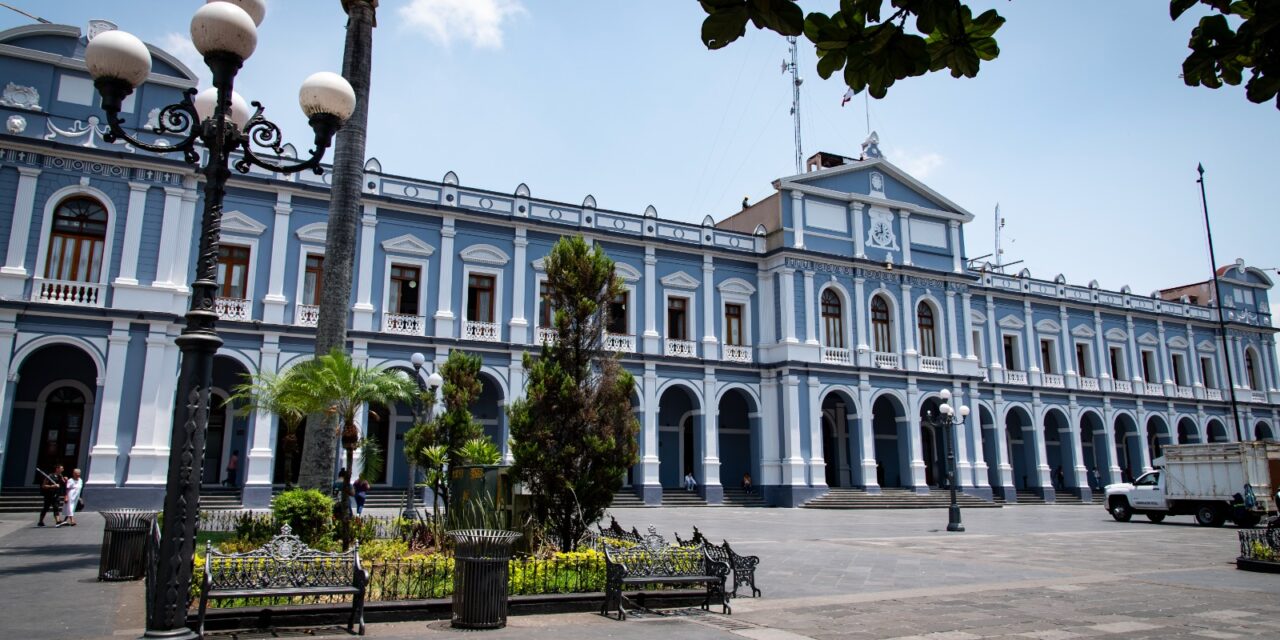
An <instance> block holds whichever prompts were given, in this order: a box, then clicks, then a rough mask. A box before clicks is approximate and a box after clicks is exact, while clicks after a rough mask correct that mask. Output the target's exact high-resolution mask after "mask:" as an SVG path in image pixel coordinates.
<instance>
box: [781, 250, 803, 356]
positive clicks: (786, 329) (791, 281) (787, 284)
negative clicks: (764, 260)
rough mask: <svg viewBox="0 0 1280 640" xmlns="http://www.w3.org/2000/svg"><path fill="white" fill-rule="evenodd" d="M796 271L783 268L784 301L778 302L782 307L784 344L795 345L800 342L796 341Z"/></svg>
mask: <svg viewBox="0 0 1280 640" xmlns="http://www.w3.org/2000/svg"><path fill="white" fill-rule="evenodd" d="M795 273H796V270H795V269H792V268H791V267H783V268H782V269H781V270H780V271H779V274H780V275H781V276H782V299H781V300H779V301H778V303H779V305H780V306H781V307H782V335H783V339H782V341H783V342H786V343H789V344H795V343H797V342H799V340H797V339H796V305H795V299H796V276H795Z"/></svg>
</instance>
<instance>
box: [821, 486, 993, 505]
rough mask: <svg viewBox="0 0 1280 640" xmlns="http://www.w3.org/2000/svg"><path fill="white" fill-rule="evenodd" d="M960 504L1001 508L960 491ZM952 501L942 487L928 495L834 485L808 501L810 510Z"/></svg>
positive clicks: (958, 497)
mask: <svg viewBox="0 0 1280 640" xmlns="http://www.w3.org/2000/svg"><path fill="white" fill-rule="evenodd" d="M956 503H957V504H959V505H960V506H961V507H962V508H965V509H971V508H990V507H999V506H1000V505H999V504H997V503H994V502H988V501H986V500H983V499H982V498H978V497H974V496H970V495H965V494H963V493H960V494H956ZM950 504H951V494H950V492H948V491H943V490H941V489H933V490H931V491H930V492H929V493H928V494H926V495H920V494H918V493H916V492H915V491H912V490H910V489H896V488H894V489H887V488H886V489H881V492H880V493H879V494H874V493H867V492H866V491H863V490H861V489H847V488H842V487H832V488H831V490H830V491H828V492H827V493H826V494H825V495H822V496H819V497H817V498H814V499H813V500H810V501H809V502H806V503H805V504H804V508H806V509H945V508H947V507H948V506H950Z"/></svg>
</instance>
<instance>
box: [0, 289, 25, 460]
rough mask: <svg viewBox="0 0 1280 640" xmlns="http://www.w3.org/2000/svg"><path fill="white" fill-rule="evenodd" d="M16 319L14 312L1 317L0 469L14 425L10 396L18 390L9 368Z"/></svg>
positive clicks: (14, 376) (15, 376)
mask: <svg viewBox="0 0 1280 640" xmlns="http://www.w3.org/2000/svg"><path fill="white" fill-rule="evenodd" d="M15 318H16V315H15V314H14V312H12V311H6V312H5V313H4V314H3V316H0V375H2V376H3V377H0V416H5V418H6V419H4V420H0V469H3V468H4V464H5V450H6V448H7V446H8V443H9V427H10V425H11V424H12V419H11V418H10V416H11V415H12V413H13V396H12V395H10V388H11V387H14V388H16V387H17V382H18V380H17V378H18V375H17V373H16V372H15V373H14V375H13V377H10V376H9V367H10V366H12V365H13V339H14V337H15V336H17V334H18V330H17V328H15V327H14V320H15ZM23 453H25V452H23ZM20 455H21V454H20Z"/></svg>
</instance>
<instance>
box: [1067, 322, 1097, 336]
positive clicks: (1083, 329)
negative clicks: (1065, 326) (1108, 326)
mask: <svg viewBox="0 0 1280 640" xmlns="http://www.w3.org/2000/svg"><path fill="white" fill-rule="evenodd" d="M1071 335H1073V336H1075V337H1077V338H1092V337H1094V336H1095V335H1097V334H1096V333H1094V332H1093V329H1091V328H1090V327H1089V325H1087V324H1078V325H1076V328H1074V329H1072V330H1071Z"/></svg>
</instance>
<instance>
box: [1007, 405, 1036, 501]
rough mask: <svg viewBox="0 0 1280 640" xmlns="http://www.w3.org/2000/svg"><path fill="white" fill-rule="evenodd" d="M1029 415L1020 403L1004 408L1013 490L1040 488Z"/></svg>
mask: <svg viewBox="0 0 1280 640" xmlns="http://www.w3.org/2000/svg"><path fill="white" fill-rule="evenodd" d="M1031 415H1032V412H1031V410H1030V409H1029V408H1027V406H1026V405H1024V404H1022V403H1009V404H1008V405H1006V406H1005V411H1004V421H1003V427H1004V429H1005V443H1006V447H1007V449H1008V459H1009V466H1010V467H1011V469H1012V472H1013V487H1014V489H1015V490H1022V491H1027V490H1031V489H1034V488H1040V478H1039V474H1038V468H1039V462H1038V461H1037V457H1038V452H1037V447H1036V441H1035V433H1034V432H1035V429H1036V425H1035V422H1034V421H1033V420H1032V418H1031Z"/></svg>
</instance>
